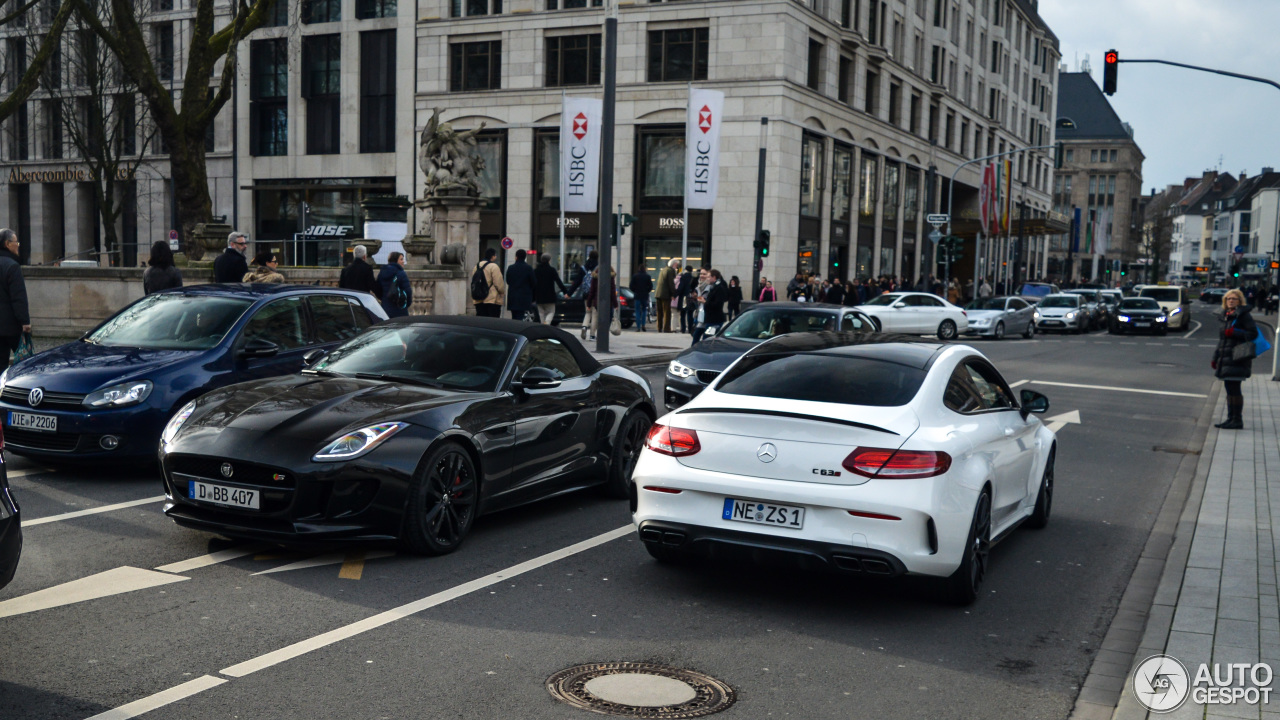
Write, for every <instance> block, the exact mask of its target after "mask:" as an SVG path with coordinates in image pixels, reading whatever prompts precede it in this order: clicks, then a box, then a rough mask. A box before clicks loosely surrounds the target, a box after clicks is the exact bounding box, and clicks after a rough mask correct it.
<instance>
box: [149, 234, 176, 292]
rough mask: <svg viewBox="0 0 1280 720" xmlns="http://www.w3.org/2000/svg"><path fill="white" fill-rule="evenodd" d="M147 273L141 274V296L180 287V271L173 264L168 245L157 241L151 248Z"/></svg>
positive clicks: (162, 241)
mask: <svg viewBox="0 0 1280 720" xmlns="http://www.w3.org/2000/svg"><path fill="white" fill-rule="evenodd" d="M147 265H150V266H151V267H148V268H147V271H146V272H144V273H142V294H143V295H150V294H151V293H153V292H158V291H160V290H168V289H169V288H180V287H182V271H181V270H179V269H178V268H177V267H175V266H174V264H173V250H171V249H169V243H168V242H166V241H164V240H159V241H157V242H156V244H154V245H152V246H151V259H150V260H148V261H147Z"/></svg>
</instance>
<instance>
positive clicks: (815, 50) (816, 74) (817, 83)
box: [804, 38, 822, 90]
mask: <svg viewBox="0 0 1280 720" xmlns="http://www.w3.org/2000/svg"><path fill="white" fill-rule="evenodd" d="M804 84H805V85H808V86H809V89H810V90H820V89H821V88H822V42H821V41H819V40H814V39H813V38H809V70H808V73H807V75H806V77H805V81H804Z"/></svg>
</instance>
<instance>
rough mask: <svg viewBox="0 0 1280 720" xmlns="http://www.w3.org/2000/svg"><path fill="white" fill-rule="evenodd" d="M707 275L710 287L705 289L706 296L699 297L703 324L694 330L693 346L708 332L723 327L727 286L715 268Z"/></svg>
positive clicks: (727, 299)
mask: <svg viewBox="0 0 1280 720" xmlns="http://www.w3.org/2000/svg"><path fill="white" fill-rule="evenodd" d="M707 273H708V274H710V276H711V278H710V279H711V285H710V286H708V287H707V290H706V294H705V295H702V296H701V298H702V321H703V324H702V325H701V326H699V327H697V328H695V329H694V333H693V342H694V343H695V344H696V343H697V342H698V341H699V340H701V339H702V338H703V337H704V336H705V335H706V334H707V332H708V331H710V330H714V331H715V332H720V327H721V326H722V325H724V304H725V303H726V302H728V301H729V286H728V284H727V283H725V281H724V276H723V275H721V274H720V271H719V270H716V269H715V268H712V269H710V270H708V271H707ZM713 334H714V333H713Z"/></svg>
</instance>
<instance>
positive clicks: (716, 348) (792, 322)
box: [663, 302, 876, 410]
mask: <svg viewBox="0 0 1280 720" xmlns="http://www.w3.org/2000/svg"><path fill="white" fill-rule="evenodd" d="M821 330H839V331H842V332H853V333H870V332H875V331H876V329H875V323H874V322H873V321H872V320H871V318H870V317H868V316H867V315H865V314H864V313H862V312H860V311H858V310H854V309H853V308H851V307H843V306H841V305H831V304H828V303H799V302H768V303H760V304H758V305H753V306H752V307H751V308H750V309H748V310H746V311H744V312H743V313H742V314H741V315H739V316H738V317H736V318H734V319H733V320H732V321H731V322H729V323H728V324H726V325H725V326H724V327H723V328H721V329H720V332H719V333H718V334H716V335H714V336H711V337H708V338H706V339H704V340H702V341H701V342H699V343H697V344H696V345H694V346H693V347H691V348H689V349H688V350H685V351H684V352H682V353H680V354H679V355H677V356H676V359H675V360H672V361H671V364H670V365H668V366H667V382H666V391H665V396H664V398H663V401H664V402H663V404H664V405H665V406H666V409H668V410H674V409H676V408H678V407H680V406H681V405H684V404H685V403H687V402H689V401H690V400H692V399H693V398H694V397H695V396H696V395H697V394H698V393H700V392H702V389H703V388H705V387H706V386H707V385H710V384H711V382H712V381H713V380H715V379H716V376H718V375H719V374H720V373H721V372H723V371H724V369H725V368H727V367H729V365H730V364H732V363H733V361H734V360H737V359H738V358H739V357H741V356H742V355H743V354H745V353H746V352H747V351H748V350H750V349H751V348H753V347H755V346H756V345H759V344H760V343H762V342H764V341H765V340H768V339H769V338H772V337H776V336H778V335H786V334H787V333H793V332H818V331H821Z"/></svg>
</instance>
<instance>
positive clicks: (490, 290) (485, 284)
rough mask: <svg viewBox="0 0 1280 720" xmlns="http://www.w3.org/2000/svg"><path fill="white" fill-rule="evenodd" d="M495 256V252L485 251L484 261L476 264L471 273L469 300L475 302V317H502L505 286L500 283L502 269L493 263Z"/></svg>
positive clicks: (491, 249) (496, 253)
mask: <svg viewBox="0 0 1280 720" xmlns="http://www.w3.org/2000/svg"><path fill="white" fill-rule="evenodd" d="M497 256H498V251H497V250H494V249H493V248H489V249H488V250H485V251H484V260H481V261H480V262H478V263H476V269H475V271H474V272H472V273H471V299H472V300H474V301H475V303H476V315H479V316H480V317H502V302H503V300H504V299H505V298H506V293H507V286H506V283H504V282H503V281H502V268H500V267H498V263H496V262H494V258H496V257H497Z"/></svg>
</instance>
